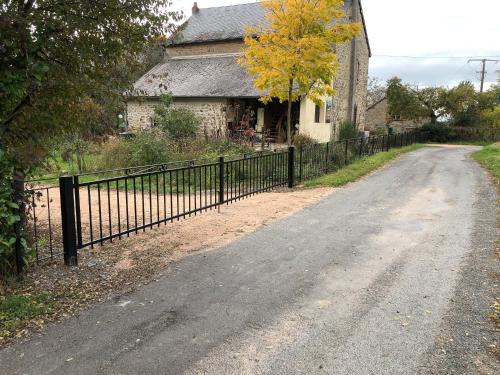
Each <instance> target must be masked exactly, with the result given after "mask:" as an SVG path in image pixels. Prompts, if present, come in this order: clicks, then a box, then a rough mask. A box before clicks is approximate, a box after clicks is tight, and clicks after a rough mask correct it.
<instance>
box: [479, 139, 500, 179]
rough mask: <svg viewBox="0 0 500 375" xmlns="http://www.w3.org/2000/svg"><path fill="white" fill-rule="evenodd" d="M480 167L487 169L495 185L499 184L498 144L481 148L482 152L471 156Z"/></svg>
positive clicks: (499, 149)
mask: <svg viewBox="0 0 500 375" xmlns="http://www.w3.org/2000/svg"><path fill="white" fill-rule="evenodd" d="M472 157H473V158H474V159H476V160H477V161H478V162H479V163H480V164H481V165H483V166H484V167H485V168H486V169H488V170H489V171H490V172H491V174H492V175H493V177H494V178H495V181H496V183H497V184H500V143H495V144H492V145H490V146H486V147H483V149H482V150H479V151H476V152H475V153H473V154H472Z"/></svg>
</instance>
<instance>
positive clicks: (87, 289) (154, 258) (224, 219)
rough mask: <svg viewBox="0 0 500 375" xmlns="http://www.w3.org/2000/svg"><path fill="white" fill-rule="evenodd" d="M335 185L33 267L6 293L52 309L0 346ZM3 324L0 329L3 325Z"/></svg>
mask: <svg viewBox="0 0 500 375" xmlns="http://www.w3.org/2000/svg"><path fill="white" fill-rule="evenodd" d="M333 190H334V189H331V188H321V189H296V190H288V189H287V190H285V189H283V190H282V191H274V192H269V193H263V194H258V195H255V196H252V197H249V198H246V199H242V200H241V201H237V202H234V203H233V204H229V205H224V206H222V207H221V208H220V211H219V210H217V209H213V210H211V211H210V210H208V211H207V212H203V213H198V214H197V215H192V216H191V217H189V218H187V219H180V220H179V221H173V222H168V223H166V224H161V225H160V226H157V225H155V226H153V227H152V228H147V229H145V230H144V231H141V232H139V233H137V234H135V233H133V234H131V235H130V237H125V238H123V239H121V240H114V241H113V242H112V243H109V242H108V243H104V245H103V246H96V247H94V248H93V249H92V248H88V249H83V250H80V252H79V266H78V267H73V268H69V267H66V266H64V265H63V264H61V262H57V263H56V262H54V263H52V264H46V265H43V266H37V267H33V268H32V269H30V270H29V271H28V273H27V275H26V277H25V279H24V281H23V282H21V283H20V284H18V285H16V286H15V287H12V288H10V289H9V288H5V289H4V291H2V293H15V294H30V295H36V294H38V293H42V292H44V293H47V292H48V293H49V294H50V295H51V298H52V300H53V301H52V302H53V304H54V306H55V307H54V308H53V309H52V311H51V312H50V313H48V314H46V315H45V316H42V317H37V319H36V320H34V321H26V322H23V323H22V324H21V325H19V326H18V327H17V329H15V330H12V331H10V332H8V333H5V332H4V333H3V336H1V337H0V347H1V346H5V345H6V344H8V343H9V342H12V341H13V339H15V338H16V337H17V338H19V337H25V336H29V334H31V333H37V332H38V333H41V332H43V327H44V325H45V324H46V323H47V322H49V321H55V320H59V319H62V318H65V317H68V316H70V315H72V314H74V313H75V312H78V311H80V310H82V309H83V308H85V307H87V306H89V305H91V304H92V303H95V302H99V301H103V300H105V299H107V298H110V297H112V296H114V295H115V296H116V295H117V294H123V293H127V292H129V291H132V290H133V289H135V288H137V287H139V286H141V285H142V284H144V283H147V282H149V281H152V280H154V278H155V275H157V274H158V273H159V272H160V271H161V270H163V269H165V267H166V266H168V264H169V263H170V262H172V261H175V260H177V259H179V258H181V257H183V256H186V255H187V254H189V253H192V252H194V251H210V249H213V248H216V247H220V246H223V245H226V244H228V243H230V242H231V241H234V240H236V239H238V238H239V237H241V236H243V235H245V234H247V233H250V232H253V231H255V230H256V229H257V228H258V227H260V226H262V225H266V224H267V223H269V222H271V221H273V220H276V219H279V218H283V217H286V216H288V215H291V214H293V213H295V212H297V211H299V210H300V209H302V208H304V207H306V206H308V205H310V204H313V203H315V202H317V201H319V200H320V199H321V198H323V197H325V196H326V195H328V194H330V193H331V192H332V191H333ZM0 328H1V327H0Z"/></svg>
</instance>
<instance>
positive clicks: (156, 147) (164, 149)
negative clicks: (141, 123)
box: [93, 129, 175, 170]
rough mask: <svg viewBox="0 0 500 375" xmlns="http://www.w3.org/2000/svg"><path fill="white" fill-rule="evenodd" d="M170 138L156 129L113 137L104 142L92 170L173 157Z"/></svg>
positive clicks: (121, 166)
mask: <svg viewBox="0 0 500 375" xmlns="http://www.w3.org/2000/svg"><path fill="white" fill-rule="evenodd" d="M174 154H175V151H174V147H173V146H172V142H171V141H170V139H169V138H168V137H167V136H166V135H165V133H163V132H162V131H160V130H158V129H151V130H147V131H143V132H140V133H138V134H136V135H135V136H134V137H131V138H127V139H125V138H113V139H110V140H109V141H108V142H106V143H104V144H103V145H102V147H101V153H100V155H99V158H97V160H96V164H95V165H94V167H93V169H94V170H104V169H114V168H126V167H133V166H139V165H149V164H157V163H164V162H167V161H169V160H171V159H172V158H173V156H174Z"/></svg>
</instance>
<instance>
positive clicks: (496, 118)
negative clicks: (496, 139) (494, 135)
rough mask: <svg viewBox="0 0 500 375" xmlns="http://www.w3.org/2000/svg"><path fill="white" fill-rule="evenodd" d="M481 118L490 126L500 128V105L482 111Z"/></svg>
mask: <svg viewBox="0 0 500 375" xmlns="http://www.w3.org/2000/svg"><path fill="white" fill-rule="evenodd" d="M481 119H482V120H483V122H484V123H486V124H487V125H489V126H492V127H494V128H500V105H497V106H496V107H494V108H493V109H488V110H484V111H483V112H481Z"/></svg>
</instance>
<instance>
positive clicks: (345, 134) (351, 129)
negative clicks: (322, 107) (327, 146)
mask: <svg viewBox="0 0 500 375" xmlns="http://www.w3.org/2000/svg"><path fill="white" fill-rule="evenodd" d="M358 137H359V132H358V129H356V126H355V125H354V124H353V123H351V122H349V121H345V122H343V123H342V124H340V129H339V140H340V141H344V140H346V139H353V138H358Z"/></svg>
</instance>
